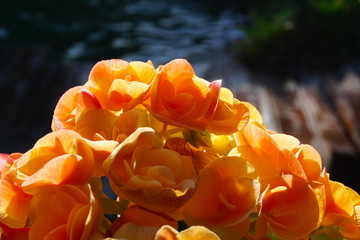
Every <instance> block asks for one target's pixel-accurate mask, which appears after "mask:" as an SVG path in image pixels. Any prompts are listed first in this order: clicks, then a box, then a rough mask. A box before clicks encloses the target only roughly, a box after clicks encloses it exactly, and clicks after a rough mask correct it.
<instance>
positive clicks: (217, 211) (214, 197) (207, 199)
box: [183, 157, 260, 227]
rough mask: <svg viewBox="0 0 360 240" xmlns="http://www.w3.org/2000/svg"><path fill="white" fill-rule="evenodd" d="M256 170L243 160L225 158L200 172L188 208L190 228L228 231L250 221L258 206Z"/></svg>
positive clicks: (258, 189)
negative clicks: (201, 226)
mask: <svg viewBox="0 0 360 240" xmlns="http://www.w3.org/2000/svg"><path fill="white" fill-rule="evenodd" d="M257 179H258V175H257V173H256V171H255V169H254V168H253V167H252V166H251V165H250V164H249V163H248V162H247V161H245V160H244V159H242V158H240V157H223V158H219V159H217V160H215V161H212V162H210V163H209V164H208V165H207V166H206V167H205V168H203V169H201V170H200V173H199V180H198V184H197V187H196V191H195V194H194V196H193V197H192V198H191V199H190V201H189V202H188V203H187V204H186V206H185V209H184V213H183V215H184V219H185V221H186V223H187V224H189V225H203V226H206V227H228V226H233V225H236V224H238V223H240V222H242V221H243V220H244V219H245V218H247V217H248V216H249V215H250V213H251V212H252V211H253V209H254V208H255V206H256V204H257V203H258V198H259V196H260V184H259V182H258V180H257Z"/></svg>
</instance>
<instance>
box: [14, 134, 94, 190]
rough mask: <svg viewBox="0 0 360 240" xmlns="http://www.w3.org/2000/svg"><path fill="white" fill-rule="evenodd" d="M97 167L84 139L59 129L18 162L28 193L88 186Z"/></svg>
mask: <svg viewBox="0 0 360 240" xmlns="http://www.w3.org/2000/svg"><path fill="white" fill-rule="evenodd" d="M93 167H94V155H93V152H92V150H91V148H90V147H89V146H88V145H87V143H86V142H85V141H84V139H83V138H82V137H81V136H80V135H79V134H78V133H76V132H74V131H71V130H59V131H56V132H52V133H49V134H47V135H45V136H44V137H43V138H41V139H39V140H38V141H37V142H36V144H35V145H34V147H33V148H32V149H31V150H29V151H28V152H26V153H25V154H24V155H22V156H21V157H20V158H19V159H17V161H16V162H15V163H14V165H13V168H14V169H16V172H17V179H18V180H19V182H22V184H21V186H22V188H23V190H24V191H25V192H28V193H32V192H33V191H36V189H38V188H40V187H44V186H51V185H59V184H85V183H87V182H88V181H89V179H90V177H91V175H92V173H93Z"/></svg>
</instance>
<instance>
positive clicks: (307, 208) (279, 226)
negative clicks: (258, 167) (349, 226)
mask: <svg viewBox="0 0 360 240" xmlns="http://www.w3.org/2000/svg"><path fill="white" fill-rule="evenodd" d="M262 196H263V197H262V199H261V202H260V210H259V211H260V213H261V215H260V217H259V218H264V220H265V221H264V222H263V224H265V223H267V225H268V226H269V229H270V230H271V232H272V233H274V234H275V235H276V236H278V237H280V238H281V239H300V238H302V237H306V236H308V234H309V233H311V232H312V231H314V230H316V229H317V228H318V227H319V225H320V221H321V219H322V215H323V205H322V201H321V199H319V196H318V195H317V194H316V192H315V191H314V190H313V189H312V188H311V187H310V185H309V184H308V183H307V182H306V180H304V179H303V178H300V177H297V176H294V175H290V174H286V175H283V176H281V177H277V178H275V179H273V180H272V181H271V183H270V185H269V187H268V188H267V189H266V190H265V192H264V193H263V194H262ZM258 228H259V229H261V228H262V227H260V226H258Z"/></svg>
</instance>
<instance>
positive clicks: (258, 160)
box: [229, 120, 286, 190]
mask: <svg viewBox="0 0 360 240" xmlns="http://www.w3.org/2000/svg"><path fill="white" fill-rule="evenodd" d="M235 141H236V145H237V147H236V148H234V149H233V150H232V151H231V152H230V153H229V155H235V156H240V157H241V158H243V159H245V160H247V161H249V163H250V164H251V165H252V166H253V167H254V168H255V169H256V171H257V172H258V174H259V179H260V183H261V185H262V190H264V189H265V188H266V186H267V185H268V183H269V182H270V181H271V180H272V179H273V178H274V177H277V176H280V175H281V173H282V171H283V170H284V169H285V166H286V159H285V157H284V154H283V153H282V151H281V150H280V149H279V146H278V145H277V144H276V142H275V140H274V139H273V138H272V137H271V136H270V134H269V133H268V132H267V131H265V130H264V129H262V128H261V127H258V126H257V125H256V123H254V121H253V120H251V121H250V122H249V123H248V124H247V125H246V126H245V127H244V128H243V129H242V130H241V131H239V132H237V133H236V134H235Z"/></svg>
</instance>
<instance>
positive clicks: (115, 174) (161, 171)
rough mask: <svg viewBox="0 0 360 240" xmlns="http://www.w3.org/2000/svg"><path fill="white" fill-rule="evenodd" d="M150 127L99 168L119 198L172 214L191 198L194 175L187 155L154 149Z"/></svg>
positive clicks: (117, 148) (126, 143)
mask: <svg viewBox="0 0 360 240" xmlns="http://www.w3.org/2000/svg"><path fill="white" fill-rule="evenodd" d="M156 142H157V138H156V135H155V132H154V130H152V129H151V128H139V129H138V130H137V131H135V132H134V133H133V134H132V135H130V136H129V137H128V138H127V139H126V140H125V141H124V142H123V143H121V144H120V145H119V146H118V147H116V149H115V150H114V151H113V152H112V153H111V155H110V156H109V158H108V159H106V160H105V162H104V165H103V167H104V168H105V170H106V172H107V173H108V174H107V175H108V176H109V179H110V182H111V183H112V188H113V190H114V191H115V193H117V194H118V195H119V196H120V197H122V198H125V199H128V200H131V201H132V202H134V203H136V204H138V205H139V206H142V207H145V208H147V209H149V210H152V211H156V212H166V213H174V212H176V211H177V210H178V209H179V208H181V207H182V206H183V205H184V204H185V203H186V201H187V200H188V199H189V198H190V197H191V195H192V193H193V190H194V188H195V183H196V177H197V173H196V171H195V168H194V166H193V163H192V158H191V156H186V155H181V154H180V153H178V152H176V151H174V150H170V149H165V148H159V147H156V145H157V144H156Z"/></svg>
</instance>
